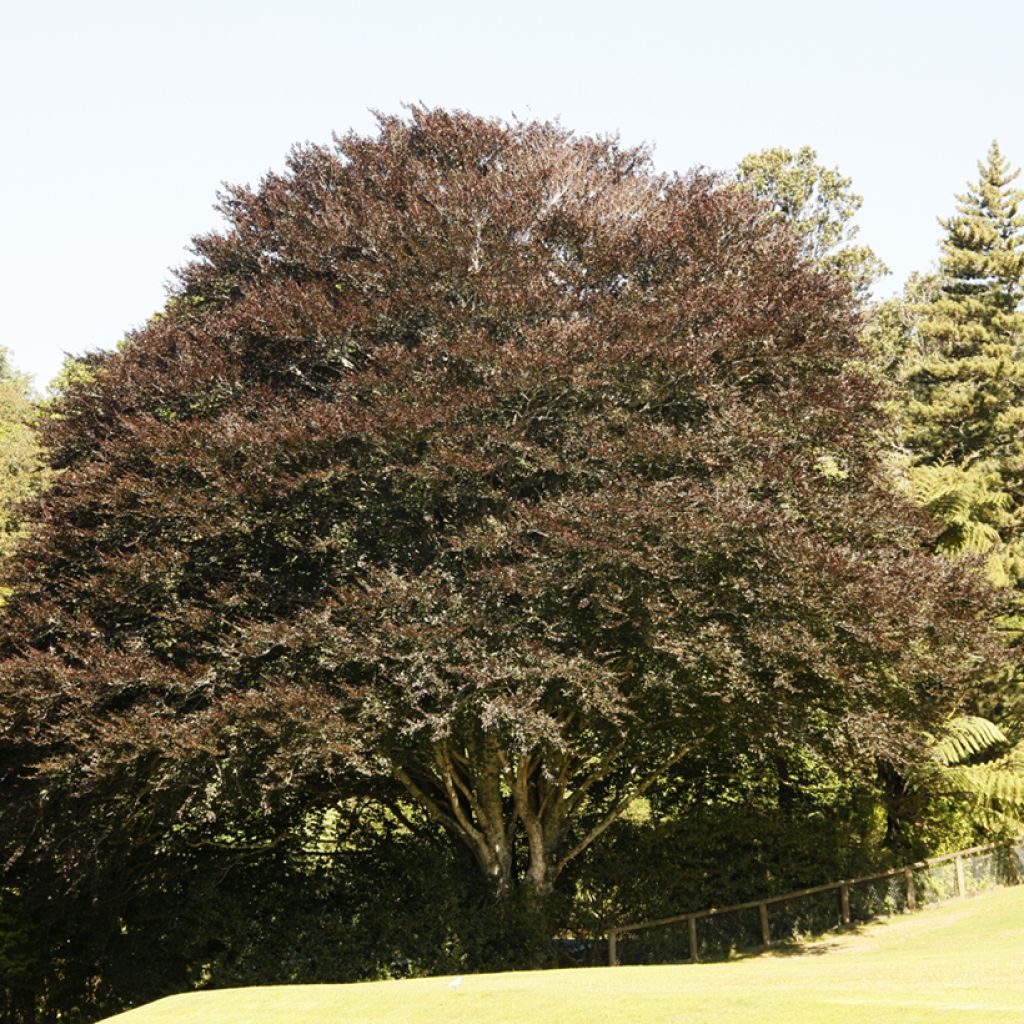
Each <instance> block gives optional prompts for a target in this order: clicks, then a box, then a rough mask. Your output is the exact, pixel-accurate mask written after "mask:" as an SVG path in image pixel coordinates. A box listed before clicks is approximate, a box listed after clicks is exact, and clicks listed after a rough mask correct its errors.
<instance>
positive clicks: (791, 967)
mask: <svg viewBox="0 0 1024 1024" xmlns="http://www.w3.org/2000/svg"><path fill="white" fill-rule="evenodd" d="M451 980H452V979H450V978H423V979H416V980H409V981H386V982H373V983H366V984H358V985H295V986H278V987H270V988H248V989H225V990H221V991H214V992H197V993H191V994H188V995H180V996H172V997H170V998H168V999H162V1000H160V1001H159V1002H156V1003H152V1004H150V1005H149V1006H144V1007H140V1008H139V1009H137V1010H132V1011H130V1012H128V1013H124V1014H120V1015H119V1016H116V1017H111V1018H109V1019H108V1020H109V1024H113V1022H115V1021H116V1022H117V1024H385V1022H387V1024H522V1022H530V1024H612V1022H614V1024H669V1022H672V1024H755V1022H756V1024H862V1022H863V1024H868V1022H870V1024H918V1022H920V1024H942V1022H950V1024H952V1022H954V1021H955V1022H957V1024H975V1022H976V1024H982V1022H984V1024H991V1022H993V1021H998V1022H1007V1024H1009V1022H1018V1021H1019V1022H1022V1024H1024V886H1022V887H1020V888H1016V889H1003V890H997V891H994V892H991V893H987V894H985V895H982V896H977V897H974V898H973V899H969V900H964V901H958V902H954V903H949V904H945V905H944V906H941V907H935V908H932V909H929V910H924V911H922V912H920V913H918V914H910V915H905V916H902V917H897V918H892V919H889V920H886V921H882V922H879V923H877V924H874V925H871V926H869V927H867V928H864V929H861V930H860V931H858V932H856V933H847V934H843V935H840V936H836V937H832V938H829V939H827V940H823V941H821V942H818V943H815V944H811V945H808V946H806V947H803V948H802V949H801V950H800V951H799V952H796V953H793V952H779V953H771V954H765V955H761V956H757V957H750V958H747V959H743V960H738V961H733V962H729V963H717V964H698V965H693V966H690V965H685V966H669V967H616V968H592V969H579V970H568V971H533V972H520V973H508V974H480V975H466V976H465V977H464V978H463V980H462V982H461V984H459V985H458V986H456V987H452V986H451V985H450V982H451Z"/></svg>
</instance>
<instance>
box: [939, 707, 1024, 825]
mask: <svg viewBox="0 0 1024 1024" xmlns="http://www.w3.org/2000/svg"><path fill="white" fill-rule="evenodd" d="M1009 743H1010V741H1009V739H1008V738H1007V736H1006V734H1005V733H1004V732H1003V730H1002V729H1000V728H999V726H998V725H996V724H995V723H994V722H990V721H989V720H988V719H987V718H979V717H976V716H964V717H962V718H956V719H954V720H953V721H952V722H950V724H949V726H948V727H947V729H946V731H945V732H944V733H943V734H942V735H941V736H939V737H937V738H936V739H935V740H934V741H933V743H932V746H931V753H932V758H933V764H932V766H931V770H929V771H927V772H925V773H923V774H924V776H925V778H926V780H927V783H930V784H931V785H933V786H934V787H935V788H936V789H937V790H938V791H939V792H940V793H945V794H947V795H950V796H955V797H959V798H961V799H963V800H964V801H965V802H966V803H967V804H968V806H969V807H970V810H971V815H972V817H973V818H974V820H975V822H976V823H977V824H978V825H980V826H981V827H982V828H983V829H985V830H986V831H993V830H1002V829H1005V828H1007V827H1009V828H1012V829H1014V830H1019V829H1020V828H1021V827H1022V826H1024V743H1020V744H1017V745H1016V746H1014V747H1009ZM1008 747H1009V749H1007V748H1008ZM922 781H925V780H924V779H922Z"/></svg>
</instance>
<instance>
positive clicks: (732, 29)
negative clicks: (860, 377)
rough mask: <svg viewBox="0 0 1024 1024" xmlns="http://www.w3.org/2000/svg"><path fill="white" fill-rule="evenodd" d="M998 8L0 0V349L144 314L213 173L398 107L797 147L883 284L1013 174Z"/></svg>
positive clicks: (1011, 107)
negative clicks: (966, 207) (856, 231)
mask: <svg viewBox="0 0 1024 1024" xmlns="http://www.w3.org/2000/svg"><path fill="white" fill-rule="evenodd" d="M1022 49H1024V3H1021V2H1020V0H974V2H972V3H969V4H964V3H953V2H950V0H885V2H880V0H858V2H846V3H831V2H829V0H806V2H805V0H732V2H729V0H718V2H717V3H716V2H714V0H697V2H691V0H677V2H674V3H670V2H666V0H662V2H657V0H632V2H628V0H619V2H616V3H611V2H606V0H563V2H560V0H543V2H540V0H514V2H506V3H500V4H499V3H491V2H487V0H476V2H463V0H396V2H388V0H379V2H378V3H376V4H372V3H371V2H369V0H362V2H359V3H353V2H348V0H335V2H330V0H288V2H287V3H285V2H283V0H271V2H266V0H203V2H196V0H175V2H174V3H168V2H150V0H130V2H127V0H126V2H117V0H57V2H53V0H51V2H46V0H36V2H34V3H28V2H20V3H18V2H15V0H0V104H2V128H3V131H2V135H0V139H2V145H3V151H2V154H0V232H2V252H0V345H6V346H7V347H8V348H9V349H10V350H11V351H12V353H13V361H14V363H15V364H16V365H17V366H18V367H19V368H21V369H23V370H26V371H29V372H31V373H33V374H34V375H35V378H36V383H37V386H40V387H41V386H44V385H45V383H46V382H47V381H48V380H49V379H50V378H51V377H52V376H53V374H54V373H55V372H56V371H57V369H58V368H59V366H60V363H61V360H62V353H64V352H73V353H78V352H82V351H84V350H87V349H91V348H101V347H107V346H110V345H113V344H114V343H116V342H117V340H118V339H119V338H120V337H121V336H122V335H123V333H124V332H125V331H126V330H128V329H130V328H132V327H135V326H138V325H139V324H140V323H142V322H144V321H145V320H146V319H147V318H148V317H149V316H150V314H152V313H153V312H154V311H155V310H157V309H158V308H160V306H161V305H162V304H163V302H164V299H165V294H166V291H165V289H166V285H167V283H168V282H169V280H170V272H169V271H170V268H171V267H173V266H176V265H179V264H180V263H182V262H183V261H184V260H185V259H186V258H187V252H186V248H187V246H188V242H189V239H190V237H191V236H193V235H195V234H198V233H202V232H205V231H207V230H210V229H211V228H213V227H215V226H216V225H217V223H218V218H217V215H216V214H215V213H214V211H213V210H212V204H213V202H214V199H215V193H216V191H217V188H218V186H219V184H220V183H221V182H222V181H229V182H250V183H256V182H257V181H258V180H259V179H260V177H261V176H262V175H263V174H264V173H265V172H266V171H267V170H269V169H272V168H281V167H282V165H283V162H284V157H285V155H286V153H287V151H288V149H289V148H290V147H291V145H292V144H293V143H295V142H302V141H313V142H327V141H328V140H329V138H330V135H331V133H332V131H336V132H339V133H341V132H345V131H347V130H349V129H353V128H354V129H357V130H359V131H369V130H371V129H372V125H373V120H372V115H371V113H370V111H371V110H372V109H378V110H382V111H385V112H388V113H391V112H396V111H398V110H400V108H401V104H402V103H403V102H415V101H421V102H423V103H426V104H428V105H431V106H447V107H459V108H463V109H466V110H470V111H473V112H475V113H480V114H486V115H497V116H503V117H507V116H509V115H512V114H517V115H519V116H520V117H537V118H543V119H548V118H559V119H560V120H561V121H562V123H563V124H564V125H565V126H566V127H569V128H573V129H576V130H578V131H581V132H599V133H613V132H618V133H620V134H621V136H622V138H623V140H624V142H626V143H631V144H632V143H639V142H646V143H648V144H650V145H652V146H653V147H654V150H655V159H656V162H657V163H658V165H659V167H661V168H662V169H665V170H680V171H682V170H686V169H688V168H690V167H692V166H695V165H698V164H700V165H704V166H707V167H712V168H718V169H728V168H730V167H732V166H734V165H735V163H736V162H737V161H738V160H739V159H740V158H741V157H742V156H743V155H744V154H746V153H749V152H752V151H755V150H758V149H762V148H764V147H767V146H776V145H782V146H788V147H790V148H797V147H799V146H801V145H804V144H809V145H811V146H813V147H815V148H816V149H817V151H818V155H819V159H820V160H821V161H822V162H823V163H825V164H827V165H829V166H837V167H839V169H840V170H841V171H842V172H843V173H845V174H846V175H848V176H850V177H852V178H853V181H854V187H855V190H856V191H858V192H859V193H860V194H862V195H863V196H864V207H863V209H862V212H861V215H860V218H859V222H860V224H861V240H862V241H864V242H866V243H868V244H870V245H872V246H874V248H875V249H876V251H877V252H878V254H879V255H880V256H881V257H882V258H883V259H884V260H885V261H886V262H887V263H888V264H889V265H890V267H892V269H893V271H894V273H893V276H892V277H891V278H890V279H889V281H888V284H887V285H886V286H885V289H886V290H887V291H892V290H895V289H896V288H898V287H899V285H900V284H901V282H902V280H903V279H904V278H905V277H906V275H907V274H908V273H910V272H911V271H913V270H918V269H920V270H924V269H927V268H928V267H929V266H930V265H931V264H932V263H933V261H934V259H935V257H936V254H937V242H938V239H939V236H940V228H939V226H938V224H937V223H936V217H937V216H939V215H946V214H948V213H950V212H951V211H952V208H953V203H954V193H956V192H958V191H962V189H963V187H964V185H965V183H966V182H967V181H968V180H969V179H973V178H974V176H975V173H976V172H975V163H976V161H977V159H979V158H980V157H982V156H983V155H984V153H985V151H986V150H987V148H988V145H989V143H990V142H991V140H992V139H993V138H998V139H999V142H1000V144H1001V146H1002V148H1003V151H1004V153H1005V154H1006V155H1007V156H1008V157H1009V158H1010V159H1011V160H1012V161H1013V163H1014V164H1015V165H1019V164H1020V163H1021V162H1024V116H1022V114H1024V112H1022V101H1024V71H1022V70H1021V69H1022V66H1024V65H1022V63H1021V50H1022Z"/></svg>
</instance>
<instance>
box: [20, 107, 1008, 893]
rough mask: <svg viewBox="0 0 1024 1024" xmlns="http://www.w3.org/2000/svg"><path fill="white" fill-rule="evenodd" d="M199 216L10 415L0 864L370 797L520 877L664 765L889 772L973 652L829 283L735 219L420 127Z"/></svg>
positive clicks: (771, 237) (595, 163) (524, 149)
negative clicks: (15, 553) (99, 345)
mask: <svg viewBox="0 0 1024 1024" xmlns="http://www.w3.org/2000/svg"><path fill="white" fill-rule="evenodd" d="M221 209H222V211H223V213H224V216H225V217H226V220H227V223H226V226H225V228H224V230H223V232H221V233H218V234H213V235H209V236H207V237H203V238H200V239H198V240H197V241H196V243H195V251H196V259H195V260H194V261H193V262H192V263H190V264H189V265H188V266H186V267H185V268H184V269H183V270H182V271H181V272H180V286H179V287H178V288H177V290H176V291H175V293H174V295H173V297H172V299H171V300H170V302H169V303H168V305H167V308H166V310H165V311H164V312H163V313H162V314H161V315H160V316H159V317H157V318H155V319H154V321H153V322H151V323H150V324H148V325H147V326H146V327H145V328H143V329H142V330H140V331H139V332H137V333H136V334H134V335H132V336H131V337H130V338H129V340H128V342H127V344H126V345H124V346H123V348H122V349H121V350H120V351H118V352H117V353H116V354H112V355H110V356H106V357H103V358H102V359H99V360H97V362H96V365H95V366H94V370H95V372H94V373H93V374H90V375H84V376H83V378H82V380H80V381H79V382H77V383H73V384H71V385H69V387H68V388H67V391H66V393H65V394H64V396H63V397H62V399H61V400H60V402H59V403H58V405H57V407H56V409H55V410H54V414H53V415H52V416H51V417H50V418H49V419H48V421H47V424H46V437H45V441H46V445H47V450H48V452H49V456H50V458H51V460H52V463H53V465H54V468H55V469H56V470H58V476H57V478H56V481H55V483H54V484H53V486H52V488H51V489H50V491H49V493H48V494H47V495H46V497H45V498H44V499H43V500H42V502H41V504H40V506H39V510H38V521H37V524H36V527H35V529H34V531H33V533H32V536H31V539H30V541H29V542H28V543H27V544H26V545H25V546H24V547H23V549H22V551H21V552H20V555H19V557H18V558H17V560H16V562H15V564H14V568H13V570H12V573H11V584H12V585H13V586H14V587H15V597H14V598H13V599H12V604H11V607H10V609H9V614H8V620H7V626H6V638H5V639H4V641H3V651H4V661H3V664H2V666H0V729H2V737H3V739H2V746H0V758H2V760H0V780H2V784H3V786H4V788H5V792H6V793H9V794H11V796H12V797H13V799H10V800H9V802H8V804H7V807H6V808H5V810H4V811H3V812H2V813H3V825H4V829H5V834H4V843H5V845H6V847H7V851H8V853H16V852H17V851H18V850H20V849H23V848H24V847H25V846H26V841H25V839H24V837H25V836H26V835H27V830H28V828H29V824H28V822H29V820H31V827H32V828H33V829H34V832H33V834H32V839H31V843H32V844H35V845H36V848H39V847H41V846H46V845H47V844H50V845H51V846H53V847H55V848H56V847H60V848H61V849H62V850H63V851H64V853H63V854H62V855H65V856H72V855H78V854H75V850H77V849H78V848H79V846H83V847H86V846H87V847H89V848H91V847H92V846H93V845H95V844H102V843H103V842H108V841H112V840H111V837H113V836H121V837H123V836H124V835H129V836H132V837H134V839H135V841H138V842H158V841H164V840H165V839H166V837H167V836H168V835H169V834H171V833H173V834H174V835H178V836H181V835H191V836H197V837H201V836H204V835H206V836H217V837H220V838H221V839H223V838H224V837H225V836H228V835H231V834H232V831H233V830H238V832H239V833H240V834H244V833H245V832H246V830H247V829H248V828H250V827H251V825H246V824H245V822H247V821H248V822H251V821H252V820H255V819H254V818H253V817H252V816H256V817H258V816H259V815H260V814H266V815H272V814H273V813H274V811H275V810H276V809H278V808H280V807H281V806H282V805H284V804H287V803H288V802H289V801H294V800H299V801H300V802H301V801H303V800H307V801H311V802H312V801H315V800H324V799H329V797H330V794H332V793H335V794H337V793H341V792H347V791H350V790H349V787H353V786H358V785H363V784H368V783H370V782H372V781H373V780H377V779H379V780H382V781H381V783H379V784H381V785H385V786H390V787H392V789H391V790H390V792H394V793H401V794H404V797H403V799H404V801H405V806H406V807H407V808H412V807H418V808H420V810H421V811H422V812H423V813H425V814H428V815H429V816H431V817H432V818H433V819H434V820H435V821H436V822H438V823H439V824H441V825H443V826H444V827H445V828H446V829H448V830H449V831H450V832H451V833H452V834H453V835H454V836H456V837H458V839H459V840H461V841H462V842H463V843H465V844H466V846H467V847H468V848H469V849H470V850H472V851H473V853H474V855H475V856H476V858H477V860H478V862H479V864H480V866H481V869H482V870H484V871H485V872H487V873H488V874H489V875H491V876H493V877H494V878H495V880H496V882H497V884H498V887H499V889H500V888H502V887H505V888H507V887H508V886H509V885H510V884H513V883H514V881H515V878H516V877H517V874H519V875H525V877H526V879H527V881H528V882H529V884H530V886H531V887H532V889H533V890H534V891H536V892H540V893H543V892H546V891H549V890H550V888H551V886H552V885H553V884H554V882H555V880H556V879H557V877H558V875H559V874H560V873H561V871H562V870H563V869H564V868H565V867H566V865H568V864H569V863H570V862H571V861H572V860H573V858H574V857H575V856H576V855H577V854H578V853H579V852H580V851H582V850H583V849H584V848H586V846H587V845H588V844H589V843H591V842H592V841H593V840H595V839H596V838H597V837H598V836H600V835H601V834H602V832H603V830H604V828H605V827H607V825H608V824H609V823H610V822H611V821H613V820H614V819H615V817H616V816H617V815H618V814H620V813H621V812H622V810H623V809H624V808H625V807H626V806H628V804H629V802H630V801H631V800H632V799H634V798H635V796H636V795H637V794H638V793H640V792H643V791H644V790H645V789H646V788H647V787H649V786H651V785H654V784H655V783H656V782H657V780H658V779H659V778H660V777H661V775H662V774H663V772H664V771H665V770H666V768H667V767H668V766H670V765H671V764H673V763H675V762H677V761H678V760H679V759H680V758H684V757H699V756H700V751H701V750H702V749H706V748H707V747H708V746H710V745H712V744H715V743H716V742H719V741H721V740H722V739H723V737H729V741H730V742H731V743H742V744H748V745H764V744H770V745H778V744H787V743H797V742H799V743H801V744H806V745H808V746H810V747H812V748H814V749H818V750H823V751H830V752H837V753H842V754H844V755H848V754H851V753H852V754H857V755H863V756H868V755H872V754H876V753H886V754H887V755H888V756H895V753H896V752H897V750H898V749H899V748H900V747H901V746H902V745H903V744H905V743H909V742H911V738H912V736H913V735H914V734H915V732H916V730H918V729H919V728H922V727H925V726H928V725H931V724H934V723H936V722H938V721H939V720H940V719H941V718H942V717H943V716H945V715H946V714H948V713H949V711H950V710H951V709H952V708H954V707H955V706H956V704H957V702H958V700H959V698H960V695H961V694H962V692H963V689H964V687H965V686H967V685H968V684H969V683H970V682H971V680H972V679H973V678H974V677H975V676H976V675H977V673H978V672H979V670H980V668H981V665H982V663H983V661H984V659H985V658H986V656H987V655H988V654H989V653H990V652H991V651H992V649H993V646H992V644H991V638H990V636H989V635H988V633H987V632H986V627H985V626H984V624H983V623H984V621H985V617H986V616H989V617H991V609H990V607H989V604H990V602H991V601H992V600H993V598H992V595H991V594H990V593H989V591H988V590H987V588H986V585H985V584H984V583H983V582H982V581H981V580H980V577H979V576H978V574H977V573H976V572H975V571H974V569H973V568H972V567H971V566H969V565H962V564H953V563H951V562H948V561H946V560H942V559H939V558H936V557H933V556H932V555H930V554H928V553H927V552H926V551H925V544H926V542H928V541H929V540H931V539H932V538H931V534H930V532H929V531H933V530H934V527H933V526H932V525H931V521H930V519H929V518H928V517H927V516H926V515H925V514H924V513H923V512H921V511H919V510H915V509H914V508H913V507H912V506H911V505H910V503H909V502H905V501H903V500H902V499H900V498H898V497H896V496H894V494H893V491H892V488H891V486H890V481H889V480H888V479H887V477H886V471H885V469H884V467H883V465H882V464H881V462H880V460H879V458H878V455H877V450H878V448H879V430H880V429H882V428H883V427H884V416H883V414H882V413H881V411H880V404H879V398H880V396H879V394H878V392H877V384H876V383H875V381H874V380H873V379H872V378H871V377H870V376H869V375H868V374H867V373H866V372H865V371H864V370H863V368H862V366H863V361H862V360H859V348H858V341H857V332H858V326H859V325H858V321H857V317H856V313H855V307H856V304H855V301H854V298H853V297H852V295H851V288H850V285H849V283H848V282H847V281H846V280H845V279H844V278H843V277H842V275H836V274H832V273H830V272H828V271H827V270H824V269H822V268H821V267H820V266H816V265H815V264H814V263H813V262H811V261H810V260H809V259H808V258H807V257H806V255H805V254H803V253H802V241H801V239H800V238H799V237H798V236H797V235H796V234H794V233H793V232H791V231H790V229H789V228H788V227H787V226H786V224H785V223H784V222H782V221H780V220H779V219H778V218H776V217H774V216H772V215H771V211H770V210H769V209H768V208H767V207H766V206H764V205H762V204H761V203H760V202H759V201H758V200H757V199H756V198H755V197H753V196H750V195H744V194H741V193H740V192H739V191H738V190H736V189H735V188H733V187H731V186H727V185H725V184H723V183H721V182H719V180H718V179H716V178H715V177H713V176H709V175H703V174H692V175H689V176H686V177H670V176H660V175H658V174H655V173H654V171H653V170H652V168H651V166H650V164H649V161H648V159H647V157H646V155H645V154H644V153H643V152H640V151H635V150H628V149H623V148H621V147H620V146H619V145H618V144H616V143H615V142H614V141H609V140H606V139H594V138H583V137H579V136H575V135H572V134H571V133H569V132H567V131H565V130H563V129H561V128H559V127H555V126H551V125H543V124H532V123H531V124H511V125H508V124H502V123H497V122H493V121H488V120H481V119H478V118H475V117H471V116H468V115H462V114H450V113H446V112H441V111H423V110H418V109H417V110H413V111H412V112H411V114H410V116H409V117H407V118H382V119H381V122H380V128H379V133H378V134H377V135H376V136H374V137H360V136H355V135H352V136H347V137H345V138H343V139H340V140H339V141H338V142H337V143H336V144H335V145H334V146H329V147H319V146H305V147H302V148H298V149H296V150H295V151H294V152H293V153H292V155H291V158H290V160H289V165H288V168H287V170H286V171H285V172H284V173H281V174H272V175H270V176H268V177H267V178H266V179H265V180H264V181H263V182H262V183H261V184H260V186H259V187H258V188H256V189H248V188H232V189H230V190H228V191H227V193H226V194H225V195H224V197H223V200H222V204H221ZM375 784H376V783H375ZM61 814H63V815H65V818H64V820H65V821H66V820H67V815H72V816H75V818H76V819H77V820H78V822H79V823H80V826H79V828H77V829H76V830H73V832H71V833H70V834H69V830H66V829H64V830H62V829H61V827H60V822H61V818H60V815H61ZM26 815H27V817H26ZM240 822H241V823H242V824H241V825H240V824H239V823H240ZM517 834H518V835H520V836H522V837H524V838H523V840H522V842H523V844H524V846H523V848H524V849H525V850H526V851H527V855H526V857H525V865H526V866H525V867H524V862H523V861H522V860H521V861H520V862H519V864H518V865H517V864H516V863H515V860H514V857H513V851H514V847H515V836H516V835H517ZM19 837H21V838H19ZM161 837H163V839H161ZM76 844H77V845H76Z"/></svg>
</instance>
